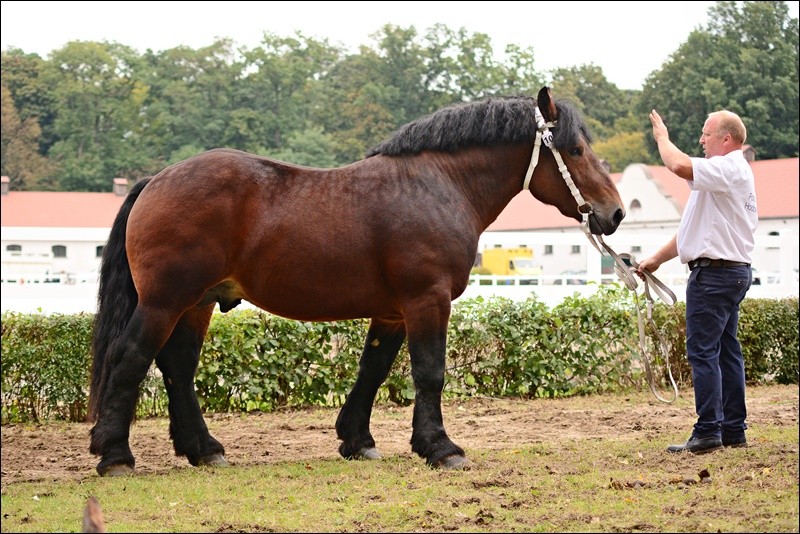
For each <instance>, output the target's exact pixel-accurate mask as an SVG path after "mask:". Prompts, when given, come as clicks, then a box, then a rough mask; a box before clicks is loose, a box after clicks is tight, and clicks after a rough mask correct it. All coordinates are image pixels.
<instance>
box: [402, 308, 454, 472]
mask: <svg viewBox="0 0 800 534" xmlns="http://www.w3.org/2000/svg"><path fill="white" fill-rule="evenodd" d="M405 316H406V330H407V332H408V351H409V353H410V354H411V376H412V378H413V379H414V388H415V390H416V396H415V399H414V419H413V421H412V428H413V430H412V433H411V450H412V451H413V452H415V453H417V454H419V455H420V456H421V457H422V458H425V460H426V461H427V463H428V465H431V466H433V467H445V468H448V469H458V468H462V467H464V466H466V465H467V463H468V462H467V459H466V457H465V455H464V449H462V448H461V447H459V446H458V445H456V444H455V443H453V442H452V441H451V440H450V438H449V437H448V436H447V432H445V429H444V422H443V420H442V389H443V388H444V370H445V354H446V348H447V324H448V321H449V319H450V300H449V298H445V297H441V298H439V299H438V300H434V299H431V298H429V299H425V300H423V301H421V302H419V303H415V304H414V305H412V306H407V307H406V312H405Z"/></svg>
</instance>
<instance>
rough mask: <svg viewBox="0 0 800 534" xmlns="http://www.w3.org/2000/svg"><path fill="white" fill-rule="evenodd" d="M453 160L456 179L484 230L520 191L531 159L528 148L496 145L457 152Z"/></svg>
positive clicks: (480, 226)
mask: <svg viewBox="0 0 800 534" xmlns="http://www.w3.org/2000/svg"><path fill="white" fill-rule="evenodd" d="M450 157H452V158H453V160H454V162H453V163H451V165H452V166H453V168H457V169H458V170H459V172H458V173H453V174H452V176H453V178H454V180H457V181H458V183H459V186H460V187H461V188H462V190H463V191H464V193H465V195H466V197H467V198H468V200H469V202H470V203H471V204H472V207H473V209H474V211H475V213H476V214H477V216H478V219H479V223H478V225H479V230H480V231H481V232H482V231H483V230H485V229H486V228H487V227H488V226H489V225H490V224H492V222H494V220H495V219H497V217H498V215H500V213H501V212H502V211H503V209H504V208H505V207H506V206H507V205H508V203H509V202H511V199H513V198H514V197H515V196H517V194H519V192H520V191H522V183H523V182H524V178H525V172H526V171H527V168H528V163H529V160H530V152H529V149H528V148H526V147H525V146H521V145H515V146H495V147H482V148H473V149H469V150H465V151H459V152H456V153H454V154H452V155H450Z"/></svg>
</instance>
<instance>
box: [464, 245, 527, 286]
mask: <svg viewBox="0 0 800 534" xmlns="http://www.w3.org/2000/svg"><path fill="white" fill-rule="evenodd" d="M479 259H480V267H482V269H481V270H482V271H483V272H488V273H489V274H496V275H503V276H526V275H530V276H532V277H538V276H539V275H541V274H542V267H541V265H539V264H538V263H536V261H534V259H533V249H530V248H527V247H517V248H487V249H485V250H483V251H482V252H481V253H480V254H479ZM538 283H539V281H538V278H529V279H524V278H523V279H520V284H538Z"/></svg>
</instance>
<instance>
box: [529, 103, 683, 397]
mask: <svg viewBox="0 0 800 534" xmlns="http://www.w3.org/2000/svg"><path fill="white" fill-rule="evenodd" d="M535 118H536V140H535V141H534V144H533V154H532V155H531V162H530V164H529V165H528V171H527V172H526V173H525V181H524V182H523V191H524V190H525V189H528V188H529V187H530V182H531V178H532V177H533V170H534V169H535V168H536V165H537V164H538V163H539V151H540V149H541V145H542V142H544V144H545V146H546V147H547V148H549V149H550V151H551V152H552V153H553V157H554V158H555V159H556V163H557V164H558V170H559V172H561V176H562V177H563V178H564V182H566V184H567V187H569V190H570V193H572V196H573V197H574V198H575V201H576V202H577V203H578V211H579V212H580V213H581V217H582V221H581V228H582V229H583V233H584V234H586V237H587V238H588V239H589V242H590V243H591V244H592V245H593V246H594V248H596V249H597V251H598V252H599V253H600V255H601V256H605V255H606V254H607V255H609V256H610V257H611V258H612V259H613V260H614V272H615V273H616V274H617V276H618V277H619V278H620V279H621V280H622V282H623V283H624V284H625V287H627V288H628V289H629V290H630V291H632V292H633V297H634V304H635V306H636V322H637V324H638V328H639V348H640V349H641V352H642V361H643V362H644V370H645V378H646V380H647V385H648V386H649V387H650V391H651V392H652V393H653V396H654V397H655V398H656V399H658V400H659V401H661V402H666V403H671V402H674V401H675V399H677V398H678V386H677V385H676V384H675V379H674V378H673V377H672V369H671V367H670V365H669V352H668V351H667V344H666V342H665V341H664V338H663V337H662V336H661V332H659V330H658V328H657V327H656V324H655V322H654V321H653V296H652V295H651V293H650V288H651V286H652V288H653V290H654V291H655V293H656V294H657V295H658V297H659V298H660V299H661V300H662V301H664V302H665V303H666V304H667V305H669V306H672V305H674V304H675V302H676V301H677V298H676V297H675V293H673V292H672V290H670V289H669V288H668V287H667V286H666V285H664V283H662V282H661V280H659V279H658V278H656V277H655V276H653V274H652V273H651V272H649V271H639V272H641V273H642V274H643V276H644V295H645V300H646V303H647V322H648V323H649V324H650V327H651V330H652V331H653V332H654V333H655V335H656V337H657V338H658V343H659V348H660V349H661V353H662V354H663V355H664V362H665V365H666V367H667V376H668V377H669V382H670V385H671V386H672V398H671V399H667V398H664V397H662V396H661V395H660V394H659V393H658V391H657V389H656V385H655V377H654V376H653V369H652V366H651V365H650V358H649V357H648V353H647V335H646V332H645V323H644V320H643V319H642V311H641V305H640V304H639V294H638V293H637V291H636V288H637V287H638V286H639V281H638V279H637V277H636V275H635V274H633V271H631V269H630V267H629V266H628V265H629V264H630V265H631V266H633V268H634V269H638V267H639V264H638V263H636V260H635V259H633V257H632V256H631V255H630V254H627V253H622V254H617V253H616V252H614V250H613V249H612V248H611V247H609V246H608V245H607V244H606V242H605V241H603V236H602V235H598V236H595V235H594V234H592V232H591V230H590V229H589V215H591V214H592V205H591V204H589V203H588V202H586V201H585V200H584V199H583V196H582V195H581V193H580V191H579V190H578V188H577V187H576V186H575V182H574V181H573V180H572V176H570V174H569V170H567V166H566V165H565V164H564V160H563V159H562V158H561V153H560V152H559V151H558V150H557V149H556V148H555V147H554V146H553V133H552V132H551V131H550V128H551V127H554V126H555V125H556V123H555V122H546V121H545V120H544V117H543V116H542V112H541V111H540V110H539V108H538V107H536V108H535ZM601 246H602V248H601ZM625 260H628V261H627V263H626V261H625Z"/></svg>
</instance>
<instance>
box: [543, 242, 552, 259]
mask: <svg viewBox="0 0 800 534" xmlns="http://www.w3.org/2000/svg"><path fill="white" fill-rule="evenodd" d="M544 253H545V255H547V256H550V255H552V254H553V245H545V246H544Z"/></svg>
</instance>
